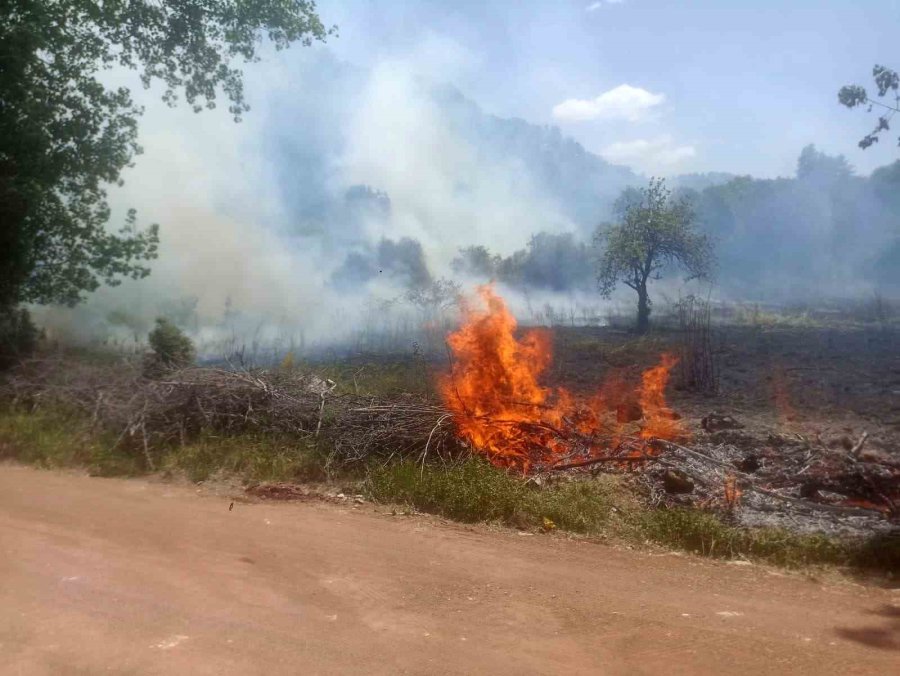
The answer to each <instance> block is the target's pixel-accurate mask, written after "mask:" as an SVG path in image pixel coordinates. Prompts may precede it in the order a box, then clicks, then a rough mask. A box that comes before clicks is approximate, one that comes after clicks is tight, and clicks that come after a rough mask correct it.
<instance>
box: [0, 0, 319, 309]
mask: <svg viewBox="0 0 900 676" xmlns="http://www.w3.org/2000/svg"><path fill="white" fill-rule="evenodd" d="M315 10H316V6H315V3H314V2H311V1H307V0H254V1H253V2H247V1H245V0H0V17H2V20H0V219H2V223H0V312H2V311H4V310H6V311H9V309H10V308H12V307H13V306H15V305H16V304H17V303H20V302H33V303H65V304H69V305H74V304H76V303H77V302H79V301H80V300H82V298H83V294H84V293H85V292H90V291H93V290H95V289H96V288H98V287H99V286H100V284H102V283H103V282H106V283H109V284H117V283H119V282H120V280H121V279H122V278H128V277H130V278H134V279H139V278H142V277H145V276H146V275H147V274H149V272H150V270H149V268H148V267H147V263H148V261H151V260H152V259H154V258H156V255H157V243H158V228H157V226H156V225H151V226H150V227H148V228H146V229H138V227H137V225H136V215H135V213H134V211H133V210H131V211H129V213H128V215H127V218H126V221H125V224H124V227H123V228H122V229H121V230H120V231H118V232H114V231H111V230H109V229H107V223H108V221H109V218H110V208H109V206H108V204H107V189H108V188H109V186H113V185H117V184H118V185H121V184H122V171H123V170H124V169H125V168H126V167H130V166H132V162H133V160H134V157H135V155H137V154H139V153H140V152H141V148H140V146H139V145H138V142H137V129H138V126H137V122H138V118H139V117H140V115H141V113H142V108H141V107H139V106H138V105H136V104H135V103H134V101H133V99H132V97H131V93H130V91H129V90H128V89H127V88H124V87H117V88H113V87H109V86H107V85H105V84H104V82H103V78H102V74H103V71H106V70H109V69H111V68H114V67H124V68H128V69H132V70H136V71H138V72H139V74H140V78H141V81H142V82H143V84H144V86H145V87H149V86H150V85H151V84H152V83H154V82H161V83H162V84H163V85H164V87H165V89H164V94H163V100H164V101H165V102H166V103H168V104H169V105H175V103H176V101H177V99H178V97H179V96H183V97H184V99H185V100H186V101H187V103H188V104H189V105H191V106H192V107H193V108H194V110H195V111H200V110H201V109H203V108H213V107H215V105H216V101H217V98H218V96H219V95H220V94H222V93H223V94H224V96H225V98H227V100H228V105H229V111H230V113H231V114H232V115H233V116H234V118H235V120H239V119H240V116H241V115H242V114H243V113H244V112H245V111H247V110H248V109H249V106H248V105H247V102H246V100H245V98H244V88H243V80H242V73H241V70H240V68H239V66H240V65H241V63H248V62H252V61H255V60H257V59H258V56H257V51H258V49H259V47H260V45H261V43H262V42H263V39H268V40H269V41H270V42H272V43H274V45H275V47H276V48H279V49H281V48H284V47H287V46H288V45H290V44H291V43H294V42H300V43H302V44H304V45H309V44H311V42H312V41H313V40H324V39H325V38H326V37H327V36H328V35H330V34H332V33H333V32H334V30H335V29H333V28H332V29H326V28H325V27H324V26H323V25H322V22H321V21H320V20H319V17H318V16H317V14H316V12H315Z"/></svg>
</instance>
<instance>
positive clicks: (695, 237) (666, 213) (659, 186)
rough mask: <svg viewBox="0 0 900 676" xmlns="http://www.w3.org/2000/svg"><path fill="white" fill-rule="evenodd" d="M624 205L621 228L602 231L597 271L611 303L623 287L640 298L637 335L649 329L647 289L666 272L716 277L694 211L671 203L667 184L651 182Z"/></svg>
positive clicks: (629, 196)
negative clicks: (679, 270)
mask: <svg viewBox="0 0 900 676" xmlns="http://www.w3.org/2000/svg"><path fill="white" fill-rule="evenodd" d="M623 200H624V201H623V203H622V204H621V205H620V209H619V211H620V213H621V214H622V216H621V218H620V222H619V223H617V224H615V225H611V226H606V227H601V228H599V229H598V231H597V234H596V236H595V240H596V242H597V244H598V246H599V247H600V250H601V254H600V258H599V261H598V266H597V281H598V284H599V286H600V292H601V293H602V294H603V295H604V296H606V297H609V295H610V294H611V293H612V292H613V290H614V289H615V288H616V286H617V285H618V284H619V283H620V282H621V283H622V284H625V285H626V286H628V287H629V288H631V289H634V290H635V292H636V293H637V294H638V315H637V330H638V332H639V333H644V332H645V331H646V330H647V328H648V326H649V319H650V305H651V302H650V296H649V294H648V291H647V283H648V282H649V281H650V280H651V279H660V277H661V275H662V272H663V270H664V269H665V268H666V267H676V266H677V267H681V268H683V269H684V270H685V271H686V272H687V273H688V276H687V279H696V278H705V277H708V276H709V275H710V273H711V271H712V266H713V255H712V243H711V242H710V240H709V238H708V237H707V236H706V235H704V234H701V233H699V232H697V231H695V229H694V211H693V208H692V207H691V205H690V203H689V202H687V201H686V200H683V199H682V200H674V199H672V195H671V192H670V191H669V190H668V189H667V188H666V185H665V181H664V180H663V179H651V180H650V184H649V186H648V187H646V188H644V189H642V190H641V191H640V195H639V196H638V195H637V194H635V193H633V192H628V193H626V194H624V195H623Z"/></svg>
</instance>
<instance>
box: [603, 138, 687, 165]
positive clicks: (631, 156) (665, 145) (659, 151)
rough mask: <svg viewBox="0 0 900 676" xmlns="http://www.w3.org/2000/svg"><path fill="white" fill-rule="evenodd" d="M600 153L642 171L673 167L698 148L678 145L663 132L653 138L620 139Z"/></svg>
mask: <svg viewBox="0 0 900 676" xmlns="http://www.w3.org/2000/svg"><path fill="white" fill-rule="evenodd" d="M600 154H601V155H602V156H603V157H604V159H606V160H609V161H610V162H613V163H614V164H626V165H628V166H631V167H634V168H636V169H639V170H641V171H657V170H664V169H672V168H674V167H676V166H677V165H680V164H682V163H684V162H685V161H686V160H689V159H691V158H693V157H696V155H697V150H696V148H694V146H692V145H678V144H676V143H675V141H674V139H673V138H672V137H671V136H670V135H668V134H663V135H662V136H657V137H656V138H653V139H636V140H634V141H619V142H617V143H613V144H610V145H609V146H607V147H606V148H604V149H603V150H602V151H601V152H600Z"/></svg>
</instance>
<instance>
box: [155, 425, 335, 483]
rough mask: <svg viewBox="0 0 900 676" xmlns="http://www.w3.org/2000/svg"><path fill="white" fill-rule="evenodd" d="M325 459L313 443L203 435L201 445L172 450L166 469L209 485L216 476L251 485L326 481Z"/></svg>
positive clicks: (267, 438)
mask: <svg viewBox="0 0 900 676" xmlns="http://www.w3.org/2000/svg"><path fill="white" fill-rule="evenodd" d="M325 461H326V457H325V455H324V454H323V453H321V452H319V451H317V450H316V449H315V446H314V445H313V444H312V443H309V442H306V441H304V440H297V439H284V440H279V439H273V438H272V437H267V436H264V435H250V434H244V435H239V436H233V437H215V436H212V435H204V436H202V437H201V438H200V439H199V440H198V441H196V442H194V443H191V444H187V445H185V446H182V447H177V448H173V449H172V450H170V451H169V452H168V453H167V454H166V456H165V458H164V460H163V468H164V469H166V470H169V471H173V470H180V471H183V472H185V474H186V475H187V477H188V478H189V479H190V480H191V481H206V480H207V479H208V478H209V477H211V476H213V475H214V474H216V473H220V472H221V473H224V474H230V475H237V476H240V477H242V478H243V479H245V480H248V481H297V482H301V483H303V482H312V481H324V480H325V479H326V478H327V473H326V471H325Z"/></svg>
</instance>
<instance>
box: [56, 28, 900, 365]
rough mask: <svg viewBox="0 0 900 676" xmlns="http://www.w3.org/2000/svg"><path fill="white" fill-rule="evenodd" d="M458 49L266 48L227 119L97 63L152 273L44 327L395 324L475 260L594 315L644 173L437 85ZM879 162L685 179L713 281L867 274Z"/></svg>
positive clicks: (813, 280)
mask: <svg viewBox="0 0 900 676" xmlns="http://www.w3.org/2000/svg"><path fill="white" fill-rule="evenodd" d="M473 67H477V61H473V60H472V58H471V57H470V56H469V55H468V54H467V53H466V52H465V50H464V49H462V48H461V47H459V45H457V44H455V43H453V42H450V41H447V40H443V39H440V38H439V37H436V36H434V35H432V36H429V37H426V38H425V39H424V40H423V41H422V43H420V44H418V45H415V46H413V47H412V48H411V49H409V50H408V51H407V53H406V54H397V53H393V54H389V55H386V56H384V57H382V58H380V59H378V60H376V61H375V62H374V63H372V64H369V65H367V66H366V67H361V66H358V65H352V64H348V63H345V62H342V61H339V60H338V59H337V58H335V57H334V56H333V54H332V53H331V52H329V51H328V50H327V49H304V50H291V51H289V52H287V53H284V54H279V55H274V54H273V55H270V56H268V57H267V58H266V59H264V61H263V62H262V63H260V64H254V65H251V66H248V68H247V70H246V81H247V84H248V95H249V99H250V101H251V103H252V104H253V106H254V107H253V109H252V110H251V111H250V112H249V113H248V114H246V115H245V116H244V121H243V122H242V123H240V124H235V123H234V122H233V121H232V120H231V119H230V117H229V116H228V115H227V114H226V113H225V112H224V111H219V110H217V111H206V112H204V113H202V114H199V115H198V114H194V113H193V112H191V111H190V110H189V109H188V107H186V106H181V107H176V108H174V109H170V108H167V107H165V106H164V105H163V104H162V103H161V102H160V101H159V96H158V95H159V92H158V91H154V90H150V91H149V92H142V90H141V88H140V85H139V84H137V83H136V82H135V80H134V78H133V77H132V76H131V75H130V74H123V73H113V74H112V75H111V83H112V84H123V83H124V84H128V85H129V86H131V88H132V91H133V92H135V94H137V95H138V98H141V99H142V101H141V102H142V103H144V105H145V107H146V110H147V114H146V115H145V116H144V118H143V119H142V120H141V125H140V133H141V143H142V145H143V147H144V148H145V153H144V154H143V155H141V156H139V157H138V158H137V162H136V166H135V167H134V168H133V169H131V170H129V171H128V172H127V173H126V175H125V179H126V183H125V185H124V186H123V187H121V188H115V189H113V190H111V191H110V197H111V203H112V206H113V208H114V211H115V213H114V216H113V218H112V221H111V222H113V223H117V222H121V217H120V216H121V215H122V214H124V212H125V210H126V209H127V208H129V207H135V208H136V209H137V210H138V213H139V217H140V218H141V219H142V220H143V221H144V222H158V223H159V224H160V226H161V237H162V244H161V247H160V257H159V260H158V261H156V262H154V264H153V273H152V275H151V276H150V277H149V278H147V279H145V280H141V281H139V282H132V281H126V282H124V283H123V284H121V285H120V286H117V287H114V288H103V289H101V290H100V291H98V292H97V293H95V294H92V295H91V296H90V297H89V298H88V300H87V302H86V303H85V304H84V305H82V306H80V307H79V308H76V309H75V310H68V309H62V308H52V309H50V310H48V311H44V312H43V316H42V321H43V323H44V324H45V325H46V326H48V327H49V328H50V329H51V333H54V334H57V335H58V334H61V333H67V334H69V335H74V336H77V337H80V338H84V339H98V338H102V337H105V336H109V335H116V336H119V337H120V338H122V339H123V340H124V338H123V336H125V337H127V336H132V337H134V336H137V335H139V334H140V333H141V332H142V331H144V330H145V329H146V327H149V326H150V325H151V323H152V319H153V318H154V317H155V316H157V315H159V314H170V315H172V314H178V315H179V317H180V321H181V323H182V324H183V325H185V327H186V328H187V329H189V330H190V331H191V332H192V334H193V335H194V336H195V338H197V339H198V340H199V341H200V342H201V343H204V342H205V343H208V344H209V345H220V344H221V342H222V341H224V340H228V339H230V340H232V341H233V340H235V339H236V336H237V337H243V338H239V339H244V338H245V337H247V336H251V337H252V338H253V339H254V340H260V341H264V340H269V341H276V340H277V341H282V342H283V343H284V342H290V343H291V344H295V343H297V342H299V343H303V344H307V345H316V344H318V345H321V344H325V343H333V342H335V341H337V342H340V341H346V340H348V339H350V338H351V337H352V336H353V335H354V334H355V333H356V332H358V331H359V330H360V327H361V326H370V325H371V323H372V322H373V321H375V320H374V319H373V318H377V321H378V322H379V323H380V324H379V325H387V324H389V323H390V322H391V321H394V319H392V316H393V315H390V313H389V312H390V311H389V308H391V307H393V308H395V309H396V307H397V305H398V299H402V298H404V297H408V293H409V291H410V290H411V289H415V288H421V287H424V286H427V285H429V284H433V283H435V282H436V281H437V280H440V279H441V278H444V277H454V278H456V279H458V280H460V281H463V282H466V283H467V284H471V283H474V282H476V281H480V280H482V279H484V278H486V277H489V276H490V277H496V278H500V280H501V282H503V284H504V285H505V286H504V287H503V289H504V291H505V292H507V293H509V294H510V296H511V306H512V307H513V308H514V309H515V310H516V311H517V312H519V313H522V314H523V315H524V316H525V318H526V319H527V317H528V316H530V317H532V318H535V319H536V320H537V321H539V320H540V319H541V318H542V317H543V318H546V317H547V316H548V314H549V313H551V312H552V307H553V305H554V304H555V303H562V304H564V305H567V306H568V307H570V308H571V312H572V313H574V312H578V313H582V314H584V315H585V316H587V315H588V314H589V313H593V314H595V315H596V314H598V313H600V314H602V313H603V308H604V307H605V304H604V303H603V302H602V301H601V300H600V299H599V298H597V297H596V294H595V293H594V292H593V291H592V284H593V281H592V257H591V252H590V250H589V244H590V241H591V234H592V233H593V231H594V229H595V228H596V227H597V226H598V225H599V224H600V223H602V222H603V221H606V220H608V219H610V218H611V217H612V215H613V212H612V205H613V203H614V201H615V199H616V197H618V195H619V193H620V192H621V191H622V189H623V188H625V187H627V186H640V185H642V184H643V183H644V179H643V178H642V177H640V176H637V175H636V174H634V173H633V172H632V171H630V170H629V169H627V168H625V167H617V166H614V165H610V164H609V163H607V162H605V161H604V160H602V159H601V158H599V157H597V156H595V155H592V154H590V153H588V152H587V151H585V149H584V148H582V147H581V146H580V145H578V144H577V143H575V142H574V141H571V140H569V139H566V138H564V137H562V135H561V134H560V132H559V131H558V130H557V129H553V128H544V127H538V126H535V125H530V124H528V123H526V122H524V121H522V120H510V119H501V118H497V117H493V116H491V115H487V114H486V113H484V112H483V111H481V109H480V108H478V106H477V105H476V104H475V103H473V102H472V101H470V100H468V99H466V98H465V97H464V96H463V95H462V94H461V93H460V92H459V91H457V90H456V89H455V88H453V87H452V86H451V85H449V84H448V81H452V79H453V76H454V73H455V72H457V71H459V70H460V69H466V68H473ZM813 159H815V158H813ZM813 164H815V162H813ZM819 164H822V161H821V158H820V159H819ZM825 164H827V162H825ZM826 174H827V172H826ZM895 174H900V172H894V173H893V174H890V176H888V177H887V178H884V177H883V179H884V180H881V182H880V183H873V185H872V186H869V187H867V188H865V189H863V188H859V185H860V181H863V182H864V181H865V180H866V179H862V178H859V177H853V178H852V180H851V179H850V178H846V177H844V178H842V179H841V180H845V179H846V181H848V185H849V184H852V185H854V186H857V187H856V188H854V189H853V190H849V191H843V192H841V191H837V192H832V193H828V191H829V190H832V187H833V186H832V187H829V185H830V184H829V185H823V184H822V183H821V180H824V179H821V177H819V178H817V176H818V174H816V172H815V171H814V172H812V174H810V175H804V177H803V178H802V180H800V181H799V182H795V183H796V185H794V187H791V188H790V189H788V188H785V187H784V185H785V184H784V181H786V180H787V179H779V180H777V181H767V182H751V184H740V185H738V187H735V185H734V182H733V181H729V179H730V178H731V177H728V176H723V175H719V174H716V175H708V176H706V177H699V176H695V177H690V179H686V180H685V181H684V182H683V187H684V188H685V189H688V188H693V189H694V193H695V195H694V196H695V197H697V199H698V205H699V211H701V212H702V214H701V215H702V216H703V221H702V222H703V223H704V227H707V228H708V229H709V230H710V231H711V234H713V236H715V237H717V238H718V239H719V240H720V242H722V243H723V248H722V252H723V258H724V261H725V263H726V264H727V265H725V266H723V268H724V272H725V274H723V275H721V276H720V279H719V282H720V283H721V284H722V288H725V289H728V290H731V291H732V292H734V293H738V292H739V291H740V290H741V289H747V288H749V287H748V286H747V285H748V284H750V283H751V282H753V281H754V280H755V281H759V280H760V279H765V280H771V282H772V283H771V284H762V285H760V284H757V286H756V289H757V290H759V289H760V288H763V287H766V288H767V289H769V290H771V289H772V288H779V289H782V290H783V289H785V288H791V287H790V285H789V284H788V285H787V286H786V284H785V282H784V278H785V277H787V278H789V279H790V280H797V279H800V278H801V277H802V278H804V279H805V280H806V281H809V282H810V284H808V285H807V287H809V286H815V285H816V284H817V283H821V282H823V281H828V282H829V283H830V284H832V285H833V286H841V287H843V288H848V287H847V283H848V280H850V281H854V280H856V281H859V282H860V288H862V287H864V286H865V285H866V284H869V285H870V286H871V282H870V281H867V280H866V278H865V276H864V275H862V274H861V273H860V266H862V265H866V266H868V267H869V268H877V261H875V259H874V258H873V256H872V255H871V252H872V250H873V247H882V248H884V247H889V246H890V245H891V242H892V241H896V233H897V232H898V228H897V227H896V223H897V216H896V210H897V209H896V205H894V204H893V203H890V204H889V203H888V201H886V199H887V198H880V197H878V194H879V193H878V191H879V190H881V191H882V192H884V191H887V193H886V194H889V195H890V194H893V193H892V192H891V190H892V186H893V187H896V182H897V180H896V176H895ZM741 180H742V181H743V180H744V179H741ZM748 180H749V179H748ZM817 181H818V182H817ZM763 183H765V184H766V186H769V187H768V188H766V189H765V190H764V189H763V188H760V185H762V184H763ZM748 186H749V187H748ZM769 188H771V189H769ZM762 193H765V194H762ZM825 193H828V194H829V195H831V196H830V197H828V198H827V199H823V198H822V197H821V196H822V195H823V194H825ZM798 195H800V197H798ZM786 196H788V197H786ZM848 200H849V201H852V202H854V204H855V206H854V208H853V209H848V208H846V206H847V202H848ZM879 200H880V201H879ZM856 224H859V227H858V228H857V229H856V230H854V228H855V227H856ZM891 228H894V230H893V231H891ZM854 232H855V234H853V233H854ZM835 233H837V234H835ZM848 233H850V235H848ZM851 235H852V236H851ZM892 237H893V239H892ZM842 238H843V239H842ZM842 242H843V243H842ZM475 246H483V247H485V248H486V249H487V250H488V256H489V257H491V256H497V257H499V259H501V260H500V262H501V263H502V264H503V265H505V266H506V267H505V268H504V270H505V273H504V274H496V272H497V270H490V271H489V272H490V273H491V274H490V275H488V274H485V270H484V269H477V270H475V269H472V268H471V267H469V268H467V267H466V266H465V265H462V266H461V265H460V264H459V262H458V259H459V257H460V249H463V248H466V247H475ZM898 250H900V249H898ZM773 251H775V252H776V253H777V255H774V256H773V255H772V252H773ZM841 256H843V259H841ZM838 259H841V264H840V266H839V268H840V270H841V274H840V275H837V276H836V275H835V274H834V270H835V269H837V268H836V267H835V266H834V265H832V264H830V262H831V261H835V260H838ZM454 260H457V265H456V266H454V265H453V261H454ZM810 260H811V261H813V263H814V264H807V263H809V261H810ZM888 267H890V266H888ZM675 289H677V287H676V286H672V287H670V289H669V290H670V291H671V292H672V293H675ZM548 308H550V309H549V310H548ZM394 311H395V310H394ZM397 316H399V315H397ZM572 320H573V321H574V318H573V319H572ZM396 321H401V320H400V319H397V320H396ZM402 321H407V320H406V319H403V320H402ZM201 349H202V345H201ZM215 349H218V348H210V350H209V351H210V352H214V351H215Z"/></svg>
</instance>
